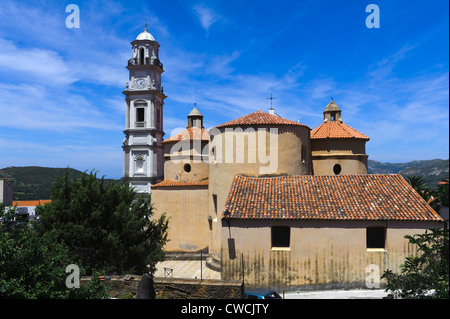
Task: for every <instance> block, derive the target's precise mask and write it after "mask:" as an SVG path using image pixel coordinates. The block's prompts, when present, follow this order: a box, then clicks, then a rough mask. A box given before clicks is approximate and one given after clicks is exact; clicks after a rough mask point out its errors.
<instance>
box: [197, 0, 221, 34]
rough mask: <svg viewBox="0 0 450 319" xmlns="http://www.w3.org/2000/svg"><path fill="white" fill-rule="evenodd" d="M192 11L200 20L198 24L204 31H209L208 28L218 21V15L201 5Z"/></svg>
mask: <svg viewBox="0 0 450 319" xmlns="http://www.w3.org/2000/svg"><path fill="white" fill-rule="evenodd" d="M193 9H194V11H195V13H196V15H197V17H198V19H199V20H200V24H201V25H202V27H203V29H205V30H206V31H209V28H210V27H211V26H212V25H213V24H214V23H215V22H216V21H218V20H219V19H220V15H218V14H217V13H216V12H215V11H214V10H212V9H210V8H207V7H206V6H205V5H203V4H200V5H196V6H194V8H193Z"/></svg>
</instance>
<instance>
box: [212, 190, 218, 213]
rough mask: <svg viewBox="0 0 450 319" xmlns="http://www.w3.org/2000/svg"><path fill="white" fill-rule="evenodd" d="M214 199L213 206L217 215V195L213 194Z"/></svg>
mask: <svg viewBox="0 0 450 319" xmlns="http://www.w3.org/2000/svg"><path fill="white" fill-rule="evenodd" d="M212 199H213V205H214V212H215V213H216V215H217V195H216V194H213V195H212Z"/></svg>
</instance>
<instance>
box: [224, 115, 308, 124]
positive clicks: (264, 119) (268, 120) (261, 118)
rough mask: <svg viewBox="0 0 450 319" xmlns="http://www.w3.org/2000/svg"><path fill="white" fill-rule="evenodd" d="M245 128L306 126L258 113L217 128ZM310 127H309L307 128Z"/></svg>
mask: <svg viewBox="0 0 450 319" xmlns="http://www.w3.org/2000/svg"><path fill="white" fill-rule="evenodd" d="M241 125H242V126H244V125H299V126H306V125H304V124H301V123H298V122H294V121H291V120H286V119H284V118H282V117H279V116H277V115H272V114H269V113H266V112H263V111H256V112H253V113H250V114H248V115H245V116H242V117H239V118H237V119H234V120H232V121H229V122H226V123H224V124H220V125H218V126H216V127H227V126H241ZM306 127H308V126H306Z"/></svg>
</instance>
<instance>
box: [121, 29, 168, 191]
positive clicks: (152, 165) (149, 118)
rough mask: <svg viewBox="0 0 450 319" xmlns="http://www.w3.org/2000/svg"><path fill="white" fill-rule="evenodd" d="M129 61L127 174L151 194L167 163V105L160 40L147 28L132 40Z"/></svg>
mask: <svg viewBox="0 0 450 319" xmlns="http://www.w3.org/2000/svg"><path fill="white" fill-rule="evenodd" d="M131 46H132V50H133V53H132V56H131V59H130V60H128V66H127V69H128V71H129V82H127V85H126V89H125V91H123V92H122V93H123V94H124V95H125V101H126V116H125V130H124V131H123V133H124V134H125V139H124V140H123V146H122V149H123V176H122V180H124V181H128V182H129V183H130V185H131V186H133V187H134V188H135V190H136V192H138V193H139V194H150V186H151V185H153V184H155V183H157V182H159V181H161V180H162V179H163V176H164V172H163V170H164V166H163V147H162V144H161V142H162V138H163V135H164V132H163V105H164V99H165V98H166V96H165V95H164V91H163V88H162V86H161V74H162V73H163V72H164V69H163V65H162V63H161V61H160V60H159V55H158V53H159V52H158V50H159V43H158V42H156V40H155V38H154V37H153V36H152V35H151V34H150V33H149V32H148V30H147V24H146V25H145V30H144V32H142V33H141V34H139V35H138V36H137V38H136V40H134V41H132V42H131Z"/></svg>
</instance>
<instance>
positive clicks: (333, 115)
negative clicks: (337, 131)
mask: <svg viewBox="0 0 450 319" xmlns="http://www.w3.org/2000/svg"><path fill="white" fill-rule="evenodd" d="M331 120H332V121H336V113H333V114H331Z"/></svg>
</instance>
